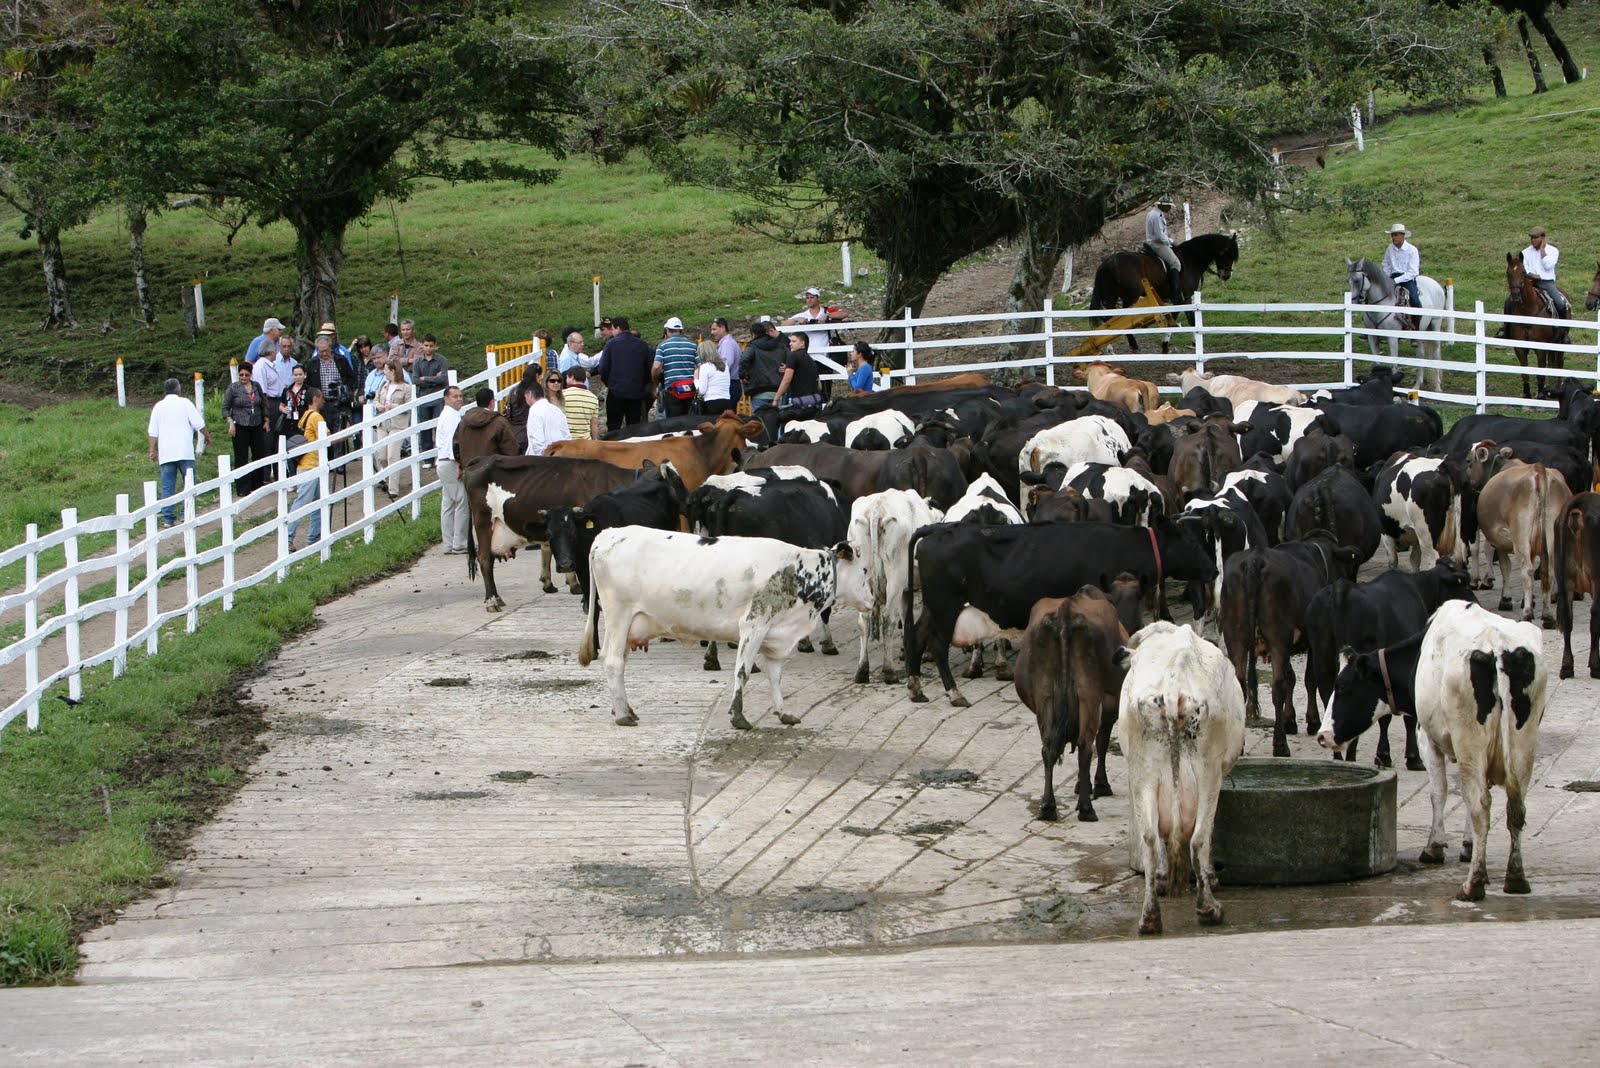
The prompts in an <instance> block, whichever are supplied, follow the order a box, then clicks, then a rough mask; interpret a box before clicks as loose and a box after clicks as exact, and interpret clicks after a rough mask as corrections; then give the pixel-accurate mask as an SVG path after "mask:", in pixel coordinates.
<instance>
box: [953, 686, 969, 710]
mask: <svg viewBox="0 0 1600 1068" xmlns="http://www.w3.org/2000/svg"><path fill="white" fill-rule="evenodd" d="M950 703H951V704H952V705H954V706H955V707H957V708H971V707H972V702H971V701H968V700H967V699H966V698H965V697H963V696H962V695H961V691H960V690H951V691H950Z"/></svg>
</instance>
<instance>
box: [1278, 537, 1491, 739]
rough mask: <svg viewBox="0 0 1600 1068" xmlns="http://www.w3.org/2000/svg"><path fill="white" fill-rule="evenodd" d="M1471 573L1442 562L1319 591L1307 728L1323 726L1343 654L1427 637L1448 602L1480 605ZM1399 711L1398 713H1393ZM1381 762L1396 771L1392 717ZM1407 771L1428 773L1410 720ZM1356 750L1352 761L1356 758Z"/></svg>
mask: <svg viewBox="0 0 1600 1068" xmlns="http://www.w3.org/2000/svg"><path fill="white" fill-rule="evenodd" d="M1476 600H1477V598H1476V597H1474V596H1473V595H1472V576H1471V575H1469V574H1468V573H1467V569H1466V568H1464V567H1461V566H1460V565H1458V564H1455V563H1453V562H1451V561H1449V560H1441V561H1439V562H1438V563H1437V564H1435V565H1434V566H1433V567H1431V568H1428V569H1427V570H1426V571H1417V572H1414V573H1413V572H1405V571H1386V572H1384V573H1383V574H1382V575H1379V576H1378V577H1377V578H1375V579H1372V580H1371V581H1370V582H1362V583H1359V584H1358V583H1355V582H1351V581H1350V580H1349V579H1339V580H1337V581H1335V582H1334V583H1333V584H1332V585H1330V586H1328V587H1326V588H1325V589H1322V590H1319V591H1318V592H1317V595H1316V596H1315V597H1313V598H1312V599H1311V607H1310V609H1309V610H1307V612H1306V621H1305V622H1306V641H1307V644H1308V646H1309V647H1310V652H1309V653H1308V655H1307V656H1306V708H1307V712H1306V725H1307V726H1308V727H1309V728H1310V729H1311V730H1312V731H1313V732H1315V731H1316V730H1317V729H1318V728H1319V727H1320V725H1321V723H1320V717H1319V716H1318V715H1317V708H1318V705H1319V704H1320V705H1321V707H1323V708H1326V707H1328V702H1330V701H1331V700H1333V687H1334V683H1335V682H1336V681H1337V679H1338V677H1339V651H1340V650H1341V649H1350V650H1354V651H1355V652H1358V653H1367V652H1372V651H1373V650H1376V649H1381V648H1383V647H1384V646H1386V645H1393V644H1394V643H1395V642H1398V641H1400V640H1402V639H1404V638H1408V637H1410V636H1411V635H1413V634H1419V633H1421V632H1422V631H1423V630H1424V629H1425V628H1426V627H1427V625H1428V617H1429V616H1431V615H1433V613H1434V610H1435V609H1437V608H1438V607H1439V606H1440V605H1442V604H1444V603H1445V602H1446V601H1476ZM1391 711H1393V710H1391ZM1379 727H1380V728H1381V730H1380V733H1379V736H1378V753H1377V764H1378V765H1379V766H1380V767H1385V768H1387V767H1391V766H1393V761H1392V759H1391V758H1390V755H1389V716H1388V715H1385V716H1384V717H1383V719H1382V720H1381V721H1380V722H1379ZM1405 729H1406V767H1407V768H1408V769H1410V770H1411V771H1422V770H1423V764H1422V756H1421V754H1420V753H1419V752H1418V751H1417V721H1416V720H1415V719H1414V718H1413V717H1410V716H1406V717H1405ZM1355 755H1356V751H1355V747H1354V746H1351V747H1350V752H1349V757H1348V758H1349V759H1351V760H1354V759H1355Z"/></svg>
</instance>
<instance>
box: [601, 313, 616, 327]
mask: <svg viewBox="0 0 1600 1068" xmlns="http://www.w3.org/2000/svg"><path fill="white" fill-rule="evenodd" d="M600 325H601V326H616V325H617V324H616V323H613V322H612V321H611V316H609V315H608V316H606V317H605V318H604V319H601V320H600Z"/></svg>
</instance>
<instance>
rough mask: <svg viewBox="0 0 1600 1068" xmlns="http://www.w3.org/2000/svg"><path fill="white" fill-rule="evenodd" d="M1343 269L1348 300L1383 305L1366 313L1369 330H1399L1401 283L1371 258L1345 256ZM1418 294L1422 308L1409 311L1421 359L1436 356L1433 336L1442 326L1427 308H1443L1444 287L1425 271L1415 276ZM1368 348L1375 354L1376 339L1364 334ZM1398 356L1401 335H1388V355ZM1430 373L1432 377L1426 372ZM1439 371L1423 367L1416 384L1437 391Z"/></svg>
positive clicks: (1373, 335)
mask: <svg viewBox="0 0 1600 1068" xmlns="http://www.w3.org/2000/svg"><path fill="white" fill-rule="evenodd" d="M1344 263H1345V270H1346V271H1347V272H1348V274H1347V285H1348V289H1349V292H1350V299H1351V300H1353V301H1354V302H1355V303H1357V304H1365V305H1368V306H1370V307H1377V308H1386V309H1387V310H1384V311H1369V312H1367V315H1366V320H1367V329H1368V330H1401V329H1404V327H1403V326H1402V324H1401V322H1400V319H1399V315H1400V313H1399V312H1398V311H1397V310H1396V309H1395V305H1396V302H1397V301H1398V300H1399V299H1400V286H1399V285H1397V284H1396V283H1395V281H1394V279H1392V278H1390V277H1389V272H1388V271H1385V270H1384V269H1383V268H1382V267H1381V266H1379V265H1378V264H1376V263H1373V262H1372V261H1371V260H1369V259H1366V258H1365V257H1363V258H1362V259H1360V260H1352V259H1350V258H1348V257H1346V258H1345V261H1344ZM1417 296H1419V297H1421V298H1422V307H1420V308H1416V309H1413V310H1412V311H1411V312H1410V313H1409V314H1410V315H1411V316H1412V317H1413V318H1414V319H1415V320H1416V323H1417V336H1416V338H1415V340H1416V343H1417V356H1418V357H1419V358H1421V359H1424V360H1438V359H1439V339H1438V337H1437V336H1431V335H1436V334H1437V333H1438V331H1439V330H1440V329H1442V328H1443V326H1444V316H1443V315H1429V314H1427V313H1428V312H1430V311H1441V312H1442V311H1443V310H1444V303H1445V301H1444V287H1443V286H1441V285H1440V284H1439V283H1438V282H1436V281H1434V280H1433V279H1432V278H1429V277H1428V276H1427V275H1425V274H1419V275H1417ZM1367 347H1368V348H1369V349H1371V350H1372V355H1373V356H1374V357H1377V355H1378V338H1377V335H1375V334H1368V335H1367ZM1399 355H1400V338H1399V337H1396V336H1391V337H1390V338H1389V358H1390V359H1391V360H1393V359H1397V358H1398V357H1399ZM1430 371H1431V372H1432V377H1431V379H1430V378H1429V372H1430ZM1441 378H1442V373H1441V371H1440V369H1439V368H1438V367H1431V368H1428V367H1425V368H1423V369H1422V370H1421V371H1420V372H1419V373H1418V375H1417V385H1419V386H1424V388H1432V389H1434V390H1438V389H1439V388H1440V380H1441Z"/></svg>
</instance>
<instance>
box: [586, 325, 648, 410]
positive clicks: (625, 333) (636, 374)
mask: <svg viewBox="0 0 1600 1068" xmlns="http://www.w3.org/2000/svg"><path fill="white" fill-rule="evenodd" d="M611 322H612V325H613V326H615V327H616V331H617V332H616V333H615V334H613V335H612V337H611V340H610V341H607V342H606V347H605V348H603V349H601V350H600V363H599V364H598V365H597V366H596V367H595V369H594V373H595V374H596V375H598V376H600V380H601V381H602V382H604V383H605V384H606V429H607V430H615V429H617V428H618V427H619V426H624V425H627V424H631V423H642V422H643V421H644V400H645V396H646V394H648V393H649V391H650V368H651V367H652V366H653V365H654V364H655V361H656V354H655V352H654V351H653V350H651V348H650V346H649V345H648V344H647V343H646V342H645V340H644V338H642V337H640V336H639V335H638V334H635V333H634V332H633V331H631V330H629V329H628V319H627V317H626V316H622V315H616V316H612V319H611Z"/></svg>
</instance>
